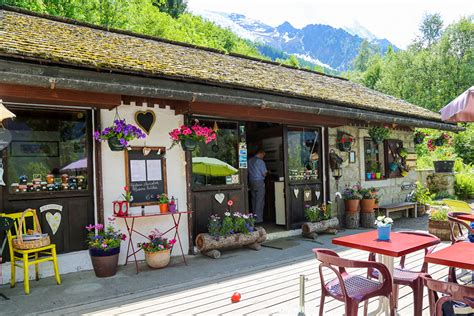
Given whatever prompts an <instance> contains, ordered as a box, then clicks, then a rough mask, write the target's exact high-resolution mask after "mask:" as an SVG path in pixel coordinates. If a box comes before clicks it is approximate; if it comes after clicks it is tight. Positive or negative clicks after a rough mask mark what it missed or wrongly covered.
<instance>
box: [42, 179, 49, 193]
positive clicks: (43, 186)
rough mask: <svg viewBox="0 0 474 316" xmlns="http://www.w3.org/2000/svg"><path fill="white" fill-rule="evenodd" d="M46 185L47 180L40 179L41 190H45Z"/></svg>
mask: <svg viewBox="0 0 474 316" xmlns="http://www.w3.org/2000/svg"><path fill="white" fill-rule="evenodd" d="M47 185H48V182H46V181H41V190H43V191H46V187H47Z"/></svg>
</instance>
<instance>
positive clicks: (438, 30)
mask: <svg viewBox="0 0 474 316" xmlns="http://www.w3.org/2000/svg"><path fill="white" fill-rule="evenodd" d="M419 31H420V33H421V36H420V38H419V39H418V43H419V45H420V46H421V47H431V46H432V45H433V44H434V43H436V42H437V41H438V40H439V39H440V37H441V34H442V33H443V20H442V18H441V14H439V13H435V14H426V15H425V16H424V17H423V21H422V22H421V24H420V28H419Z"/></svg>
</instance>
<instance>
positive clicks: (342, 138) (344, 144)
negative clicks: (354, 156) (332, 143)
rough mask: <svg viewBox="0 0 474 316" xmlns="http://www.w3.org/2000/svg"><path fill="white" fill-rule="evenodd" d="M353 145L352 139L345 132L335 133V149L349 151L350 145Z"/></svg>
mask: <svg viewBox="0 0 474 316" xmlns="http://www.w3.org/2000/svg"><path fill="white" fill-rule="evenodd" d="M353 143H354V137H353V136H352V135H351V134H348V133H346V132H342V131H337V139H336V145H337V149H339V150H340V151H343V152H349V151H351V147H352V144H353Z"/></svg>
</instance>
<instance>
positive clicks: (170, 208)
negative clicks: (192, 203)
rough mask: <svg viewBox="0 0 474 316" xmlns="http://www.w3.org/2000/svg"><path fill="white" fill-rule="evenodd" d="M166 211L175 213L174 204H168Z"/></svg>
mask: <svg viewBox="0 0 474 316" xmlns="http://www.w3.org/2000/svg"><path fill="white" fill-rule="evenodd" d="M168 211H170V213H174V212H176V204H169V205H168Z"/></svg>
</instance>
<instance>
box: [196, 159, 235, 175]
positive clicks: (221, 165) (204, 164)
mask: <svg viewBox="0 0 474 316" xmlns="http://www.w3.org/2000/svg"><path fill="white" fill-rule="evenodd" d="M238 171H239V170H237V169H236V168H234V167H232V166H231V165H229V164H228V163H225V162H223V161H222V160H219V159H216V158H210V157H193V174H200V175H203V176H210V177H226V176H230V175H233V174H236V173H237V172H238Z"/></svg>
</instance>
